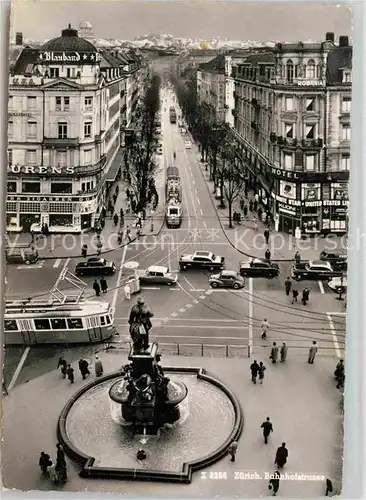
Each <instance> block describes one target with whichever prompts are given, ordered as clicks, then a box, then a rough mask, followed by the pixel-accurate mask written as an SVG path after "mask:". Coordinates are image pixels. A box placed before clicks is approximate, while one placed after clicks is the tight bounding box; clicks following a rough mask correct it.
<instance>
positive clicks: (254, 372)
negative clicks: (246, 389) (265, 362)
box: [250, 360, 259, 384]
mask: <svg viewBox="0 0 366 500" xmlns="http://www.w3.org/2000/svg"><path fill="white" fill-rule="evenodd" d="M258 371H259V365H258V363H257V361H256V360H254V361H253V363H252V364H251V365H250V372H251V374H252V382H253V384H256V383H257V375H258Z"/></svg>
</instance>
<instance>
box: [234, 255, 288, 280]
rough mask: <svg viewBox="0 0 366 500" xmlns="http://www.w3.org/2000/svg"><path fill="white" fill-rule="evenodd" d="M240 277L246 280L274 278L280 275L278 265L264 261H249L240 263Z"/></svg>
mask: <svg viewBox="0 0 366 500" xmlns="http://www.w3.org/2000/svg"><path fill="white" fill-rule="evenodd" d="M239 272H240V274H241V276H247V277H248V278H275V277H276V276H278V275H279V274H280V268H279V265H278V264H276V263H275V262H270V261H268V260H264V259H250V260H248V261H244V262H240V265H239Z"/></svg>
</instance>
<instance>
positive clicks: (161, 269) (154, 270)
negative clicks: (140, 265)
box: [147, 266, 169, 273]
mask: <svg viewBox="0 0 366 500" xmlns="http://www.w3.org/2000/svg"><path fill="white" fill-rule="evenodd" d="M147 270H148V271H151V272H152V273H167V272H168V270H169V269H168V268H167V267H164V266H150V267H148V268H147Z"/></svg>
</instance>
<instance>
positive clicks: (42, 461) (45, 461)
mask: <svg viewBox="0 0 366 500" xmlns="http://www.w3.org/2000/svg"><path fill="white" fill-rule="evenodd" d="M38 463H39V466H40V468H41V471H42V474H46V473H47V471H48V467H49V466H50V456H49V454H48V453H45V452H44V451H41V456H40V457H39V462H38Z"/></svg>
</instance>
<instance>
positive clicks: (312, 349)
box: [308, 340, 318, 365]
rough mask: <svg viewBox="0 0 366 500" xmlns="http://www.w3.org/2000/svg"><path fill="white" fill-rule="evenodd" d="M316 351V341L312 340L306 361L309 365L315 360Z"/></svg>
mask: <svg viewBox="0 0 366 500" xmlns="http://www.w3.org/2000/svg"><path fill="white" fill-rule="evenodd" d="M317 352H318V348H317V344H316V341H315V340H313V345H312V346H311V347H310V349H309V357H308V363H309V364H310V365H313V364H314V360H315V356H316V353H317Z"/></svg>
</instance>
